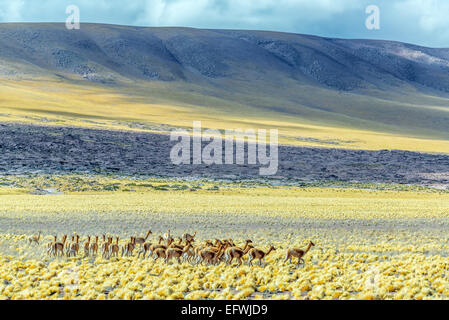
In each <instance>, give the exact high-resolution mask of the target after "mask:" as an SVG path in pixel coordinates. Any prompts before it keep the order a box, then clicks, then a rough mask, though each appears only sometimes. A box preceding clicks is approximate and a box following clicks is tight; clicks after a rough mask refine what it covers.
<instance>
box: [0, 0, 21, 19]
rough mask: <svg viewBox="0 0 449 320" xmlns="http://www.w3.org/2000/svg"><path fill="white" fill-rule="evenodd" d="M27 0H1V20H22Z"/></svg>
mask: <svg viewBox="0 0 449 320" xmlns="http://www.w3.org/2000/svg"><path fill="white" fill-rule="evenodd" d="M24 5H25V0H12V1H8V0H0V21H21V19H22V15H21V11H22V10H23V7H24Z"/></svg>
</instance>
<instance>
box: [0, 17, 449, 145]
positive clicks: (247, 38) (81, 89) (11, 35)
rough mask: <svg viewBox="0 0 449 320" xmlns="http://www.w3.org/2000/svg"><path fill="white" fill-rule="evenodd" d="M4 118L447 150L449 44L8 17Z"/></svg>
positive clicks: (3, 27) (2, 65)
mask: <svg viewBox="0 0 449 320" xmlns="http://www.w3.org/2000/svg"><path fill="white" fill-rule="evenodd" d="M0 79H1V80H0V121H11V120H13V121H22V122H24V121H25V122H29V121H31V122H51V123H52V124H54V123H56V124H58V123H61V124H62V123H65V124H68V125H77V126H102V125H104V126H107V127H113V128H130V129H136V128H137V129H148V130H159V131H160V130H162V131H163V130H165V128H166V127H177V126H183V127H188V126H189V125H191V121H192V120H203V121H204V123H205V126H208V127H217V128H220V129H223V128H229V127H267V128H269V127H277V128H279V129H280V131H281V135H282V137H281V140H282V141H283V142H285V143H292V144H305V145H319V146H331V147H347V148H365V149H382V148H397V149H410V150H421V151H443V152H444V151H445V150H449V143H448V140H449V113H448V111H449V49H434V48H425V47H419V46H416V45H411V44H404V43H398V42H389V41H368V40H343V39H330V38H320V37H316V36H309V35H300V34H287V33H277V32H265V31H236V30H200V29H190V28H139V27H126V26H115V25H97V24H82V27H81V30H71V31H68V30H66V29H65V27H64V25H63V24H0Z"/></svg>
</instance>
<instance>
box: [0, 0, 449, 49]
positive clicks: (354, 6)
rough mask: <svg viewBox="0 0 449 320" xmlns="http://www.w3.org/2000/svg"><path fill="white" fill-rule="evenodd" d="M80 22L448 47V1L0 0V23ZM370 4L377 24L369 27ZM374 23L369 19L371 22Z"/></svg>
mask: <svg viewBox="0 0 449 320" xmlns="http://www.w3.org/2000/svg"><path fill="white" fill-rule="evenodd" d="M68 5H76V6H78V8H79V9H80V20H81V28H82V23H83V22H95V23H110V24H121V25H133V26H152V27H157V26H183V27H195V28H208V29H250V30H272V31H283V32H294V33H303V34H314V35H319V36H325V37H337V38H365V39H382V40H396V41H402V42H408V43H414V44H419V45H424V46H430V47H444V48H449V0H127V1H126V0H94V1H92V0H78V1H76V0H39V1H37V0H0V22H65V21H66V19H67V17H68V15H67V14H66V7H67V6H68ZM370 5H375V6H377V7H378V8H379V28H380V29H368V28H367V27H366V20H367V18H369V16H370V14H371V13H372V12H370V13H368V14H367V13H366V9H367V7H368V6H370ZM370 21H373V20H370Z"/></svg>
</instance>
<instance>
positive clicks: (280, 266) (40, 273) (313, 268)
mask: <svg viewBox="0 0 449 320" xmlns="http://www.w3.org/2000/svg"><path fill="white" fill-rule="evenodd" d="M371 236H372V237H373V238H375V240H377V241H379V237H376V236H373V235H371ZM316 237H322V239H320V242H319V247H317V248H313V249H312V250H311V251H310V253H309V254H308V255H307V256H306V257H305V265H304V266H301V267H296V265H295V264H290V263H288V262H286V263H284V261H283V258H284V252H285V250H286V248H287V247H288V246H290V245H291V244H292V242H291V241H289V240H283V241H281V240H280V241H274V242H273V244H274V245H275V246H276V247H277V250H276V251H274V253H273V254H271V255H269V256H268V257H267V259H266V264H265V265H262V266H258V265H254V266H248V265H247V264H245V263H244V264H243V265H242V266H240V267H236V265H235V263H234V265H233V266H228V265H225V264H224V263H221V264H220V265H195V266H194V265H191V264H190V263H188V262H183V263H182V264H178V263H177V262H174V261H173V262H171V263H169V264H168V265H167V264H165V263H164V262H163V261H160V260H159V261H156V262H155V261H153V260H152V259H151V258H148V259H142V258H140V259H139V258H137V257H131V258H112V259H111V260H105V259H103V258H96V259H95V258H82V257H79V258H57V259H56V260H53V259H49V258H45V256H44V255H42V258H41V259H21V258H17V257H15V256H2V257H0V261H1V264H0V278H1V280H2V283H1V284H0V297H1V298H2V299H248V298H249V299H265V298H267V299H447V298H448V297H449V282H448V280H447V277H446V276H445V274H446V273H447V269H448V263H449V259H448V258H447V257H445V256H442V255H440V254H439V252H447V250H448V246H447V245H442V244H441V243H439V242H438V241H437V240H435V239H432V238H431V237H427V236H423V237H422V238H421V237H420V238H419V239H414V240H412V239H411V237H410V238H409V237H406V236H404V235H396V234H390V238H388V240H390V242H388V241H384V242H382V243H380V242H379V243H377V244H371V243H369V244H367V243H366V242H365V241H364V240H365V239H363V238H362V237H361V236H360V235H357V236H351V237H350V238H347V234H344V232H343V231H341V230H340V231H335V232H334V234H333V235H331V236H327V237H325V233H317V234H316ZM343 237H346V239H347V241H350V244H348V245H346V246H337V245H336V244H337V243H338V242H337V241H336V240H335V239H338V238H343ZM391 239H394V240H392V241H391ZM25 240H26V239H25V238H24V237H23V236H13V235H2V236H1V237H0V241H1V243H2V245H3V244H4V243H9V245H12V246H17V247H18V249H17V250H18V251H19V252H24V251H25V252H26V251H30V250H37V249H36V246H33V245H31V246H29V245H26V244H24V243H25ZM11 243H12V244H11ZM303 244H304V243H303ZM263 247H265V246H263ZM429 251H430V252H431V253H430V254H429V253H428V252H429ZM433 252H437V253H433ZM81 256H82V254H81Z"/></svg>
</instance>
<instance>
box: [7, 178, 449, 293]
mask: <svg viewBox="0 0 449 320" xmlns="http://www.w3.org/2000/svg"><path fill="white" fill-rule="evenodd" d="M76 178H77V177H76V176H59V177H58V176H56V177H53V180H51V179H48V178H45V179H42V178H38V177H34V178H33V179H34V180H33V179H29V180H27V181H25V180H26V179H24V180H21V179H19V178H17V179H16V178H15V179H9V180H8V179H5V180H4V181H3V183H2V184H3V185H4V184H5V181H9V182H10V183H11V182H14V184H12V185H10V186H3V187H2V189H1V190H0V201H1V205H0V224H1V225H2V230H3V232H2V233H1V234H0V298H2V299H448V298H449V280H448V279H447V277H446V275H447V272H448V271H449V270H448V269H449V257H448V256H449V245H448V244H447V239H448V238H449V234H448V232H447V222H448V218H449V194H448V193H447V192H441V191H435V190H431V189H425V188H424V189H420V188H415V189H413V188H411V189H410V190H409V191H405V190H399V191H398V190H369V189H355V188H318V187H308V188H303V187H285V186H267V185H258V184H256V183H215V182H210V181H209V182H207V181H203V182H191V181H190V182H186V181H184V182H183V181H173V180H168V181H167V180H163V179H156V178H154V179H131V178H129V179H128V178H126V179H125V178H114V177H97V180H98V184H97V185H95V184H93V186H92V187H91V188H86V189H83V188H81V190H80V189H79V188H80V186H83V185H86V186H87V185H90V183H89V179H90V178H86V180H82V179H81V178H80V177H78V179H79V180H76ZM80 181H81V182H80ZM112 185H116V186H118V188H115V191H108V189H109V188H108V187H110V186H112ZM55 186H56V188H57V189H58V191H63V192H64V193H63V194H59V195H34V194H29V193H30V192H32V190H33V187H39V188H40V187H49V188H50V187H55ZM62 186H65V189H64V188H63V187H62ZM105 187H106V189H105ZM113 224H114V227H113V226H112V225H113ZM148 227H151V228H152V229H153V231H154V234H153V235H152V236H151V237H150V239H149V241H156V239H157V238H156V237H157V235H159V234H162V233H163V232H165V231H166V230H167V229H169V228H171V230H172V232H173V233H174V234H175V235H177V236H180V235H181V233H183V232H193V230H196V231H197V232H198V239H197V243H201V242H202V241H204V240H205V239H213V238H228V237H232V238H233V239H234V241H235V242H236V243H237V244H238V245H242V244H243V242H244V241H245V239H246V238H247V237H249V238H251V239H252V240H253V241H254V245H255V246H256V247H257V248H261V249H264V250H266V249H267V248H268V247H269V245H274V246H275V247H276V248H277V249H276V250H275V251H274V252H273V253H271V254H270V255H269V256H268V257H267V258H266V261H265V265H262V266H258V265H254V266H249V265H248V264H247V263H246V261H245V262H244V263H243V265H242V266H239V267H237V266H236V262H234V263H233V265H232V266H228V265H226V264H225V263H220V264H219V265H192V264H190V263H189V262H186V261H183V262H182V263H181V264H178V262H176V261H175V260H173V261H171V262H170V263H169V264H166V263H165V262H164V261H160V260H158V261H153V259H151V258H145V259H142V258H138V257H137V255H136V254H134V256H133V257H123V258H122V257H120V258H111V259H110V260H108V259H103V258H102V257H96V258H94V257H84V256H83V253H81V254H80V255H79V256H78V257H72V258H67V257H60V258H53V257H48V256H47V254H46V244H47V243H48V242H49V241H50V240H51V239H52V236H53V235H54V234H57V235H58V236H59V237H61V235H62V234H63V233H67V234H68V235H69V236H70V235H72V234H73V232H76V233H77V234H80V235H81V236H82V239H81V242H84V241H85V239H86V236H87V235H94V234H97V235H101V234H103V233H107V234H111V235H120V237H121V243H124V242H125V241H126V239H128V237H129V236H130V235H140V234H142V233H144V232H145V230H146V229H147V228H148ZM21 230H22V231H21ZM23 230H25V231H23ZM37 230H43V232H44V235H43V236H44V239H43V240H42V241H41V243H40V244H39V245H37V244H31V245H30V244H29V243H28V241H27V239H28V236H29V235H31V234H35V233H37ZM309 240H312V241H314V243H315V244H316V246H315V247H313V248H312V249H311V251H310V252H309V253H308V254H307V255H306V256H305V265H304V266H300V267H297V266H296V260H295V259H294V261H293V263H289V262H284V257H285V252H286V250H287V248H290V247H293V246H296V247H305V245H306V244H307V242H308V241H309ZM81 252H82V250H81Z"/></svg>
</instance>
